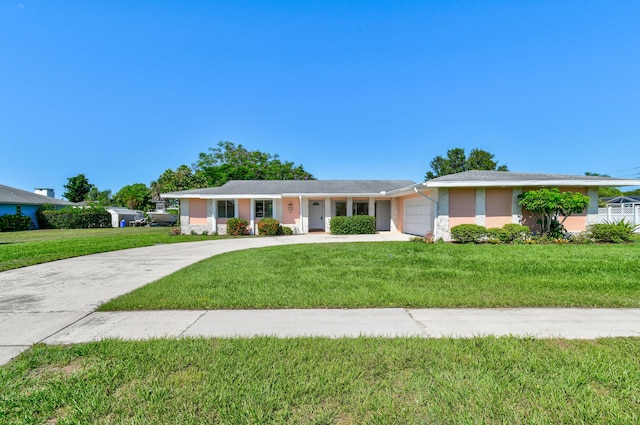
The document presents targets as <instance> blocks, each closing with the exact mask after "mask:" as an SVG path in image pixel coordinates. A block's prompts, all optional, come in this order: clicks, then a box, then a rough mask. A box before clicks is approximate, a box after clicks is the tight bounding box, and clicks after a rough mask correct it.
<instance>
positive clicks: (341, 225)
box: [329, 215, 376, 235]
mask: <svg viewBox="0 0 640 425" xmlns="http://www.w3.org/2000/svg"><path fill="white" fill-rule="evenodd" d="M329 227H330V229H331V234H333V235H366V234H374V233H376V218H375V217H373V216H370V215H354V216H352V217H345V216H338V217H333V218H331V222H330V223H329Z"/></svg>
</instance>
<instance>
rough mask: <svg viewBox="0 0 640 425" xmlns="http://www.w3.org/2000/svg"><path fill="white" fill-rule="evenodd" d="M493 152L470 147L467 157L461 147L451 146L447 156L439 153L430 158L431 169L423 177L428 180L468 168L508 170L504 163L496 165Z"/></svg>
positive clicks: (467, 169)
mask: <svg viewBox="0 0 640 425" xmlns="http://www.w3.org/2000/svg"><path fill="white" fill-rule="evenodd" d="M493 156H494V155H493V154H491V153H489V152H487V151H485V150H482V149H472V150H471V152H469V157H467V156H466V155H465V153H464V149H462V148H453V149H449V150H448V151H447V157H446V158H445V157H443V156H441V155H438V156H436V157H435V158H433V160H431V163H430V165H431V170H432V171H427V174H425V179H426V180H430V179H434V178H436V177H440V176H446V175H447V174H454V173H461V172H463V171H469V170H497V171H509V170H508V169H507V166H506V165H498V163H497V162H496V161H494V160H493Z"/></svg>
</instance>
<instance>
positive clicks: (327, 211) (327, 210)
mask: <svg viewBox="0 0 640 425" xmlns="http://www.w3.org/2000/svg"><path fill="white" fill-rule="evenodd" d="M331 216H332V213H331V198H324V231H325V232H329V231H331Z"/></svg>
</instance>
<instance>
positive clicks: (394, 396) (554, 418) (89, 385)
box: [0, 338, 640, 424]
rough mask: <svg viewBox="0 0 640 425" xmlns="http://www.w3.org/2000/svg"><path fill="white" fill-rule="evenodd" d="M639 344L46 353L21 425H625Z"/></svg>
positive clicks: (638, 405) (13, 405)
mask: <svg viewBox="0 0 640 425" xmlns="http://www.w3.org/2000/svg"><path fill="white" fill-rule="evenodd" d="M638 358H640V339H639V338H611V339H601V340H597V341H565V340H557V339H552V340H535V339H517V338H474V339H459V340H455V339H417V338H416V339H376V338H358V339H333V340H332V339H324V338H313V339H312V338H301V339H275V338H253V339H180V340H152V341H145V342H123V341H113V340H109V341H102V342H97V343H90V344H80V345H74V346H44V345H36V346H34V347H33V348H32V349H31V350H29V351H28V352H26V353H25V354H23V355H21V356H20V357H19V358H18V359H16V360H14V361H13V362H12V363H10V364H9V365H5V366H3V367H0V388H2V395H1V396H0V418H2V419H0V421H2V423H11V424H31V423H48V424H54V423H56V424H72V423H73V424H76V423H77V424H84V423H98V424H116V423H136V424H174V423H181V424H200V423H220V424H249V423H250V424H264V423H273V424H416V423H424V424H442V423H447V424H453V423H464V424H481V423H488V424H494V423H495V424H503V423H520V424H523V423H526V424H549V423H584V424H613V423H617V424H628V423H638V421H639V420H640V363H638Z"/></svg>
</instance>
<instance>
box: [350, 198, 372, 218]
mask: <svg viewBox="0 0 640 425" xmlns="http://www.w3.org/2000/svg"><path fill="white" fill-rule="evenodd" d="M353 215H369V201H354V202H353Z"/></svg>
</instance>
